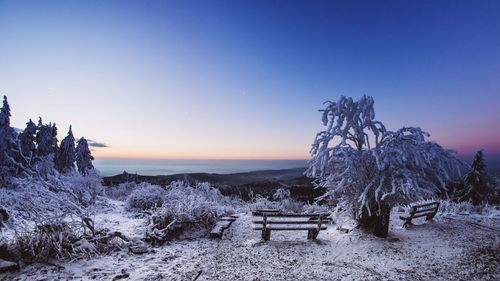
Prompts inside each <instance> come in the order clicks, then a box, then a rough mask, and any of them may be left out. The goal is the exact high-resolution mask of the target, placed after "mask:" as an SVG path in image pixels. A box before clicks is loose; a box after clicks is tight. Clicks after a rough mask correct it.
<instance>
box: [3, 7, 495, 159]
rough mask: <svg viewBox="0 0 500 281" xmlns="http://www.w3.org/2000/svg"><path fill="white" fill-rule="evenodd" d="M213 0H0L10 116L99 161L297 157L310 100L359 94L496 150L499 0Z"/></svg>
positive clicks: (313, 117) (317, 102)
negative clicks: (83, 141) (83, 146)
mask: <svg viewBox="0 0 500 281" xmlns="http://www.w3.org/2000/svg"><path fill="white" fill-rule="evenodd" d="M215 2H217V3H218V4H219V5H214V4H213V3H212V1H200V2H199V3H196V4H195V3H193V2H191V1H156V2H155V1H116V2H115V1H104V2H101V1H81V2H77V1H66V2H63V3H60V2H57V3H56V2H53V1H49V2H45V1H44V2H42V1H21V2H19V1H1V2H0V42H1V44H0V62H1V63H0V93H1V94H5V95H7V96H8V97H9V102H10V104H11V107H12V125H13V126H15V127H17V128H24V126H25V123H26V122H27V120H28V119H29V118H32V119H33V120H34V121H36V120H37V119H38V116H41V117H42V118H43V120H44V122H55V123H57V125H58V128H59V140H61V139H62V138H63V137H64V135H65V134H66V132H67V130H68V127H69V125H70V124H72V125H73V128H74V133H75V136H77V137H80V136H85V137H86V138H88V139H91V140H94V141H96V142H99V143H102V144H105V146H106V147H96V148H93V149H94V150H93V153H94V156H95V157H103V158H167V159H307V158H309V149H310V145H311V143H312V141H313V140H314V137H315V134H316V133H317V132H318V131H320V130H322V129H323V127H322V124H321V119H320V118H321V114H320V113H319V112H318V109H320V108H322V107H323V105H322V103H323V102H324V101H326V100H337V99H338V98H339V96H340V95H346V96H352V97H354V98H358V97H360V96H362V95H363V94H367V95H370V96H373V97H374V99H375V102H376V103H375V108H376V112H377V119H379V120H381V121H383V122H384V123H385V124H386V125H387V126H388V128H389V129H391V130H396V129H398V128H400V127H402V126H420V127H422V128H423V129H424V130H427V131H429V133H431V139H433V140H436V141H438V142H439V143H440V144H441V145H443V146H445V147H447V148H451V149H455V150H457V151H458V152H459V153H461V154H471V153H473V152H474V151H476V150H479V149H485V150H486V154H487V155H488V154H489V155H491V154H497V155H500V114H498V106H499V105H500V93H499V91H500V79H499V77H500V60H499V59H498V54H499V48H500V36H499V32H498V30H499V29H500V17H498V13H497V11H498V6H499V3H498V2H496V3H495V2H488V3H492V4H491V6H492V7H490V6H488V5H477V4H476V3H477V2H475V1H438V2H435V3H433V4H434V5H432V6H427V5H424V3H421V2H420V1H409V2H408V3H398V2H396V3H398V4H395V5H392V6H391V7H392V9H386V8H385V7H384V5H378V4H376V3H372V2H366V3H364V4H363V5H359V3H357V2H358V1H338V2H335V1H314V2H312V3H308V2H302V3H298V2H289V1H286V2H287V5H286V8H285V7H281V6H280V5H279V4H276V5H275V2H274V1H236V2H233V1H215ZM405 2H406V1H405ZM278 3H279V1H278Z"/></svg>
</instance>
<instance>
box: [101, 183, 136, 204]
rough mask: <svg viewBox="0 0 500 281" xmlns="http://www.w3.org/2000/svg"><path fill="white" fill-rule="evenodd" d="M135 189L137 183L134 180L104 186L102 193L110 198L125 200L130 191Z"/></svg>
mask: <svg viewBox="0 0 500 281" xmlns="http://www.w3.org/2000/svg"><path fill="white" fill-rule="evenodd" d="M136 189H137V183H135V182H124V183H120V184H119V185H115V186H109V187H106V189H105V190H104V194H105V195H106V196H107V197H109V198H112V199H116V200H126V199H127V198H128V197H129V196H130V194H132V191H134V190H136Z"/></svg>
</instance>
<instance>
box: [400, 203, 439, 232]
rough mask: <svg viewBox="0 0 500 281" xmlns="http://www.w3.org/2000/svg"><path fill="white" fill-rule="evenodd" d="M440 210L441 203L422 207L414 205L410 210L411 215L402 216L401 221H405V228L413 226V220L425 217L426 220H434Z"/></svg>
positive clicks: (427, 204) (422, 205)
mask: <svg viewBox="0 0 500 281" xmlns="http://www.w3.org/2000/svg"><path fill="white" fill-rule="evenodd" d="M438 208H439V202H432V203H426V204H421V205H414V206H412V207H411V209H410V214H409V215H408V216H400V217H399V218H400V219H401V220H404V221H405V223H404V224H403V228H406V227H409V226H410V225H412V223H411V220H412V219H415V218H420V217H425V220H432V218H434V216H435V215H436V213H437V211H438Z"/></svg>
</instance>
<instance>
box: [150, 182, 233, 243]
mask: <svg viewBox="0 0 500 281" xmlns="http://www.w3.org/2000/svg"><path fill="white" fill-rule="evenodd" d="M165 192H166V193H165V195H164V197H163V199H164V201H163V204H162V206H161V207H160V208H156V209H155V210H154V211H153V214H152V217H151V231H150V232H149V234H148V236H149V238H150V240H159V241H161V240H166V239H169V238H173V237H174V236H178V235H180V234H182V233H185V232H186V231H191V232H192V231H195V230H198V231H197V232H196V233H197V234H198V235H205V234H206V233H207V232H208V230H209V229H210V228H211V227H212V226H213V225H214V223H215V222H216V221H217V219H218V218H219V217H221V216H225V215H229V214H232V213H234V212H235V211H236V208H237V207H238V206H241V201H240V200H237V199H234V198H230V197H226V196H223V195H222V194H221V193H220V191H219V190H218V189H217V188H215V187H213V186H212V185H210V184H209V183H200V184H197V185H196V186H195V187H192V186H190V185H189V184H187V183H185V182H182V181H176V182H172V183H171V184H170V185H169V186H168V187H167V189H166V191H165Z"/></svg>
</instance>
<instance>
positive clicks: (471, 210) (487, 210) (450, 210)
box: [438, 200, 500, 217]
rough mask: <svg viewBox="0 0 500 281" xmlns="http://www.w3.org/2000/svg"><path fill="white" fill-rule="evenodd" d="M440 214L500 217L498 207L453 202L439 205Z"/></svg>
mask: <svg viewBox="0 0 500 281" xmlns="http://www.w3.org/2000/svg"><path fill="white" fill-rule="evenodd" d="M438 214H479V215H484V216H497V217H498V216H500V207H499V206H498V205H490V204H483V205H474V204H473V203H472V202H453V201H450V200H442V201H440V204H439V210H438Z"/></svg>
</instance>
